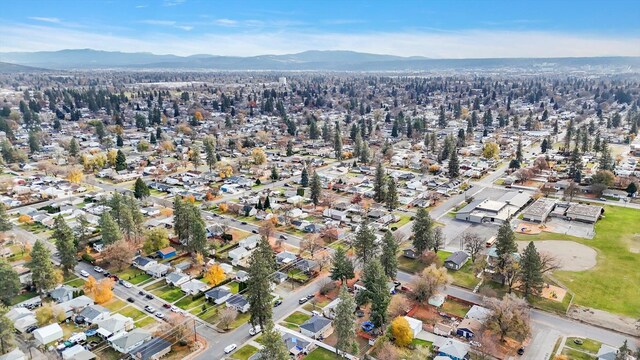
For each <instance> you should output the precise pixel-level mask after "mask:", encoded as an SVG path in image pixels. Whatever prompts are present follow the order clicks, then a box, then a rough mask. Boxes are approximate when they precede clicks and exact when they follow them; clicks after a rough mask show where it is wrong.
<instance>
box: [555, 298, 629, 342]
mask: <svg viewBox="0 0 640 360" xmlns="http://www.w3.org/2000/svg"><path fill="white" fill-rule="evenodd" d="M567 315H569V317H570V318H573V319H576V320H580V321H583V322H585V323H588V324H593V325H598V326H602V327H604V328H607V329H615V330H616V331H620V332H623V333H625V334H629V335H633V336H640V321H638V320H636V319H632V318H629V317H625V316H621V315H615V314H612V313H608V312H606V311H602V310H597V309H591V308H586V307H582V306H578V305H573V306H572V307H571V310H569V313H568V314H567Z"/></svg>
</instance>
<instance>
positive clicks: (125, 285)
mask: <svg viewBox="0 0 640 360" xmlns="http://www.w3.org/2000/svg"><path fill="white" fill-rule="evenodd" d="M122 286H124V287H126V288H127V289H129V288H131V287H132V286H133V285H132V284H131V283H130V282H128V281H124V282H122Z"/></svg>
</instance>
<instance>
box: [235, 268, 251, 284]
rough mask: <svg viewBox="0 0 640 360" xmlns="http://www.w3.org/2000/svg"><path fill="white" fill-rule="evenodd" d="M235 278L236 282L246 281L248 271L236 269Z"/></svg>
mask: <svg viewBox="0 0 640 360" xmlns="http://www.w3.org/2000/svg"><path fill="white" fill-rule="evenodd" d="M235 279H236V281H238V282H246V281H247V280H249V273H248V272H246V271H244V270H238V272H236V278H235Z"/></svg>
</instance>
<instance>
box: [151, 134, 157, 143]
mask: <svg viewBox="0 0 640 360" xmlns="http://www.w3.org/2000/svg"><path fill="white" fill-rule="evenodd" d="M149 142H150V143H151V144H153V145H155V144H157V143H158V139H156V134H154V133H151V134H150V135H149Z"/></svg>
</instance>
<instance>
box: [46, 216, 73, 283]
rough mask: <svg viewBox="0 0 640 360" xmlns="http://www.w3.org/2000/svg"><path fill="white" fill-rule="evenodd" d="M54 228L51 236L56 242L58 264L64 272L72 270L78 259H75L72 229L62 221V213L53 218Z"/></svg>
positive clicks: (67, 272)
mask: <svg viewBox="0 0 640 360" xmlns="http://www.w3.org/2000/svg"><path fill="white" fill-rule="evenodd" d="M53 224H54V226H55V230H54V232H53V234H52V236H51V238H52V239H53V240H54V243H55V244H56V250H58V253H59V254H60V265H61V267H62V270H63V271H64V273H65V274H69V273H70V272H73V268H74V267H75V266H76V264H77V263H78V261H77V260H76V256H77V252H76V239H75V236H74V234H73V231H72V230H71V228H70V227H69V225H67V222H66V221H64V218H63V217H62V215H58V216H56V218H55V220H54V223H53Z"/></svg>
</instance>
